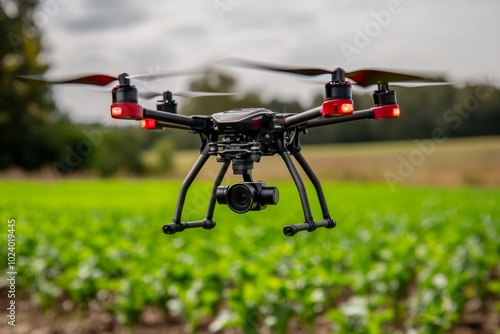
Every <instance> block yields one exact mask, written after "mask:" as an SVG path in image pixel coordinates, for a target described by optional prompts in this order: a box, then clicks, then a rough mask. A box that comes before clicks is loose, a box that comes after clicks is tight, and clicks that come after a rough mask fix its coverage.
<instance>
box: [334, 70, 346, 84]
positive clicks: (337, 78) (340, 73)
mask: <svg viewBox="0 0 500 334" xmlns="http://www.w3.org/2000/svg"><path fill="white" fill-rule="evenodd" d="M332 81H333V82H344V81H345V71H344V70H343V69H341V68H340V67H337V68H336V69H335V70H334V71H333V72H332Z"/></svg>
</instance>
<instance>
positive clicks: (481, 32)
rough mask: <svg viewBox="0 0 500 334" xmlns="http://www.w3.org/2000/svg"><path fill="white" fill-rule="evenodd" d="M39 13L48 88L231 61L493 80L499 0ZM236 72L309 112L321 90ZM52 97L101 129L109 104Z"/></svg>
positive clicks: (86, 7)
mask: <svg viewBox="0 0 500 334" xmlns="http://www.w3.org/2000/svg"><path fill="white" fill-rule="evenodd" d="M41 3H42V5H41V7H40V10H39V13H38V15H37V16H36V18H37V20H38V23H39V25H40V26H41V27H42V29H43V32H44V42H45V46H46V48H47V53H46V55H45V57H46V58H47V60H48V62H49V63H50V64H51V69H50V71H49V72H48V76H49V77H50V78H60V77H62V76H64V75H68V74H82V73H97V72H100V73H106V74H110V75H118V74H119V73H122V72H127V73H130V74H133V73H148V72H155V71H166V70H179V69H181V70H182V69H186V68H190V67H197V66H200V65H203V64H207V63H210V62H213V61H215V60H217V59H221V58H224V57H230V56H238V57H243V58H249V59H254V60H260V61H266V62H271V63H283V64H290V65H314V66H321V67H326V68H335V67H338V66H340V67H343V68H344V69H346V70H354V69H359V68H367V67H373V68H392V69H409V70H419V69H426V70H438V71H445V72H446V73H447V74H448V75H449V77H450V78H451V79H453V80H473V79H476V80H478V81H485V78H486V77H487V76H491V75H492V76H493V77H494V78H500V66H499V63H500V62H499V55H500V39H499V36H498V35H499V33H500V20H499V18H498V16H499V14H500V1H498V0H483V1H468V0H443V1H435V0H422V1H418V0H370V1H361V0H341V1H334V0H308V1H290V0H288V1H286V0H274V1H269V0H268V1H264V0H191V1H188V0H168V1H152V0H143V1H125V0H81V1H76V0H47V1H42V2H41ZM233 73H234V74H235V75H237V76H238V79H239V81H241V83H242V85H241V87H239V89H240V90H242V91H246V90H248V89H256V88H259V89H265V92H266V93H265V95H266V97H269V96H271V95H273V96H280V97H283V96H290V97H293V96H298V97H299V98H300V99H301V101H303V102H307V101H308V98H309V97H310V96H311V95H312V93H313V92H314V91H315V90H316V91H318V90H319V89H321V88H316V87H314V86H312V85H310V84H307V83H303V82H301V81H299V80H296V78H295V77H291V76H288V75H282V74H268V73H264V72H260V71H249V70H245V69H243V70H236V71H234V72H233ZM188 79H189V78H170V79H165V80H162V81H161V83H158V82H153V83H149V84H146V85H144V84H141V83H139V82H136V84H137V86H138V88H139V89H141V88H142V89H144V88H148V89H155V90H164V89H170V90H185V89H186V80H188ZM325 79H327V78H325ZM325 81H326V80H325ZM54 92H55V96H56V101H57V102H58V105H59V106H60V108H61V109H63V110H65V111H68V112H70V114H71V115H72V118H73V119H74V120H76V121H88V122H96V121H102V120H107V119H109V103H110V95H109V94H102V95H100V94H98V93H95V92H91V91H89V92H87V91H82V89H79V87H78V86H70V87H64V88H59V87H58V88H56V89H54ZM180 102H181V103H182V101H180ZM144 105H145V106H147V107H153V105H154V102H145V103H144ZM235 107H237V106H235ZM107 123H109V121H108V122H107Z"/></svg>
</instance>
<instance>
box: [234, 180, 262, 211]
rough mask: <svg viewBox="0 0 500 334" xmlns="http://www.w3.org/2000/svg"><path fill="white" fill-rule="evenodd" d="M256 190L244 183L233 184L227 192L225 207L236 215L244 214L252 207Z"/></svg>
mask: <svg viewBox="0 0 500 334" xmlns="http://www.w3.org/2000/svg"><path fill="white" fill-rule="evenodd" d="M255 195H256V190H255V188H254V187H252V186H249V185H247V184H244V183H239V184H235V185H233V186H231V187H229V189H228V191H227V205H228V206H229V208H230V209H231V210H233V211H234V212H236V213H245V212H247V211H250V210H251V209H252V208H253V207H254V199H255Z"/></svg>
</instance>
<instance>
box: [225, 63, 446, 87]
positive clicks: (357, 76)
mask: <svg viewBox="0 0 500 334" xmlns="http://www.w3.org/2000/svg"><path fill="white" fill-rule="evenodd" d="M218 64H221V65H229V66H237V67H244V68H251V69H258V70H265V71H273V72H283V73H291V74H298V75H305V76H318V75H323V74H333V72H334V70H327V69H323V68H314V67H313V68H294V67H287V66H281V65H271V64H264V63H258V62H254V61H248V60H244V59H240V58H227V59H223V60H221V61H219V62H218ZM345 75H346V77H347V78H349V79H351V80H352V81H354V82H355V83H356V84H357V85H359V86H362V87H367V86H371V85H375V84H377V83H378V82H379V81H381V82H404V81H420V82H436V81H437V82H445V81H446V80H445V79H444V78H442V77H439V76H438V75H436V73H402V72H399V71H398V72H395V71H385V70H376V69H362V70H357V71H352V72H346V73H345Z"/></svg>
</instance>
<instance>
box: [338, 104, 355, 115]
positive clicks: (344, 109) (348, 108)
mask: <svg viewBox="0 0 500 334" xmlns="http://www.w3.org/2000/svg"><path fill="white" fill-rule="evenodd" d="M353 111H354V106H353V105H352V103H342V106H341V107H340V112H341V113H342V115H350V114H352V112H353Z"/></svg>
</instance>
